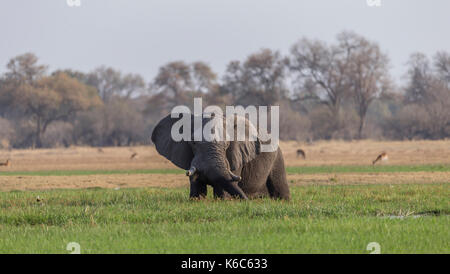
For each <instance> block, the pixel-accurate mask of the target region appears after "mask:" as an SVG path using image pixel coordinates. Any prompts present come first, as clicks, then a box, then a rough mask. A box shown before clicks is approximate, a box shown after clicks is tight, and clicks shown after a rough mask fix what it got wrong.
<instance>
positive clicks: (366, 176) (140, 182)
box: [0, 172, 450, 191]
mask: <svg viewBox="0 0 450 274" xmlns="http://www.w3.org/2000/svg"><path fill="white" fill-rule="evenodd" d="M288 182H289V185H291V186H307V185H358V184H393V185H394V184H412V183H415V184H428V183H450V172H407V173H339V174H288ZM94 187H100V188H134V187H164V188H175V187H186V189H187V188H188V187H189V182H188V179H187V178H186V176H185V175H183V174H115V175H82V176H0V191H11V190H47V189H75V188H94Z"/></svg>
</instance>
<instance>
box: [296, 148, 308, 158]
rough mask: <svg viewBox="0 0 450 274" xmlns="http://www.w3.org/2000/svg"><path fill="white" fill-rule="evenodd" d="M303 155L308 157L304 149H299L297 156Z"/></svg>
mask: <svg viewBox="0 0 450 274" xmlns="http://www.w3.org/2000/svg"><path fill="white" fill-rule="evenodd" d="M299 156H302V157H303V159H306V153H305V151H304V150H303V149H297V157H299Z"/></svg>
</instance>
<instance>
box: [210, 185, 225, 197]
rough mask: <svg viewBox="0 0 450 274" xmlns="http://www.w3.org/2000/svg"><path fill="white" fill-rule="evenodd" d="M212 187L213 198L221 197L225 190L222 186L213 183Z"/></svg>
mask: <svg viewBox="0 0 450 274" xmlns="http://www.w3.org/2000/svg"><path fill="white" fill-rule="evenodd" d="M213 189H214V198H220V199H223V198H224V195H225V192H224V191H223V187H221V186H219V185H215V186H213Z"/></svg>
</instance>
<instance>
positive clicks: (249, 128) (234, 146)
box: [226, 116, 260, 171]
mask: <svg viewBox="0 0 450 274" xmlns="http://www.w3.org/2000/svg"><path fill="white" fill-rule="evenodd" d="M226 120H227V128H228V127H229V126H230V120H231V121H233V122H232V124H231V125H232V126H233V127H234V138H233V140H232V141H230V145H229V147H228V149H227V159H228V162H229V163H230V168H231V170H232V171H236V170H240V169H241V168H242V166H243V165H244V164H246V163H248V162H250V161H251V160H253V159H255V158H256V156H257V155H258V154H259V153H260V140H259V138H258V133H257V130H256V127H255V126H254V125H253V124H252V123H251V122H250V121H249V120H248V119H246V118H245V117H242V116H235V117H234V119H230V117H227V119H226ZM239 120H240V121H241V122H243V123H244V124H245V128H246V130H245V140H244V141H238V139H236V138H237V130H236V125H237V124H239V122H238V121H239ZM227 132H228V131H227Z"/></svg>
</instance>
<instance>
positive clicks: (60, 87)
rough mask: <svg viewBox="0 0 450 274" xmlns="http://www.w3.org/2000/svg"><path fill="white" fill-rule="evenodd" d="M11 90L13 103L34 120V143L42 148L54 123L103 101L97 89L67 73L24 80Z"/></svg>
mask: <svg viewBox="0 0 450 274" xmlns="http://www.w3.org/2000/svg"><path fill="white" fill-rule="evenodd" d="M11 92H12V94H11V99H12V101H11V104H12V105H14V106H15V107H16V108H17V109H19V110H20V111H21V112H22V114H23V115H24V116H25V117H28V118H30V119H31V120H32V121H33V122H34V125H35V132H34V141H33V145H34V146H35V147H38V148H39V147H42V141H41V137H42V134H44V133H45V131H46V129H47V127H48V126H49V125H50V124H51V123H52V122H54V121H61V120H63V121H64V120H68V119H69V118H71V117H73V116H74V115H75V114H76V113H77V112H79V111H82V110H86V109H88V108H90V107H92V106H95V105H98V104H100V101H99V100H98V96H97V95H96V92H95V89H93V88H90V87H88V86H86V85H84V84H82V83H80V82H79V81H77V80H75V79H73V78H70V77H69V76H67V75H66V74H64V73H59V74H56V75H54V76H48V77H43V78H41V79H39V80H37V81H35V82H34V83H32V84H29V83H23V84H21V85H19V86H18V87H17V89H15V90H14V91H11Z"/></svg>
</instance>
